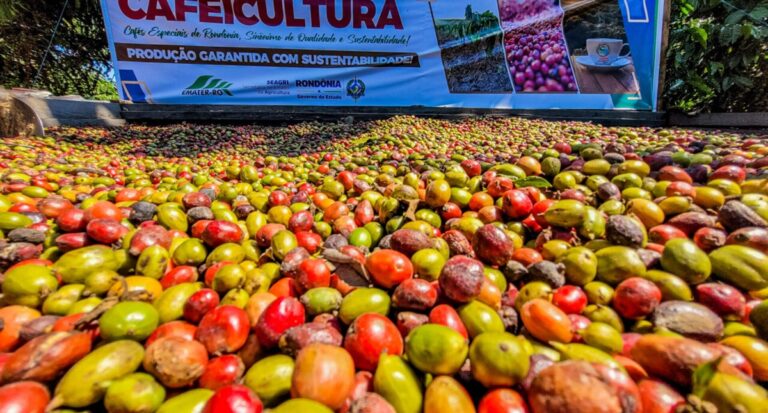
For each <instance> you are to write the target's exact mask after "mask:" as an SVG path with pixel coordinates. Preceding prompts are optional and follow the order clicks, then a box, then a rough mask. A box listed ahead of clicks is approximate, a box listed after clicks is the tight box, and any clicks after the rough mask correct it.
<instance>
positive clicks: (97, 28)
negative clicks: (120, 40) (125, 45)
mask: <svg viewBox="0 0 768 413" xmlns="http://www.w3.org/2000/svg"><path fill="white" fill-rule="evenodd" d="M65 3H66V9H64V6H65ZM62 9H64V15H63V19H62V22H61V25H60V27H59V29H58V31H57V33H56V36H55V38H54V41H53V45H52V47H51V50H50V53H49V55H48V57H47V60H46V61H45V66H44V68H43V70H42V72H41V73H40V76H39V78H37V79H36V78H35V77H36V74H37V71H38V68H39V67H40V63H41V61H42V59H43V55H44V53H45V50H46V48H47V47H48V43H49V41H50V38H51V34H52V33H53V29H54V26H55V25H56V22H57V21H58V19H59V15H60V13H61V11H62ZM109 68H110V59H109V49H108V48H107V39H106V33H105V31H104V22H103V19H102V16H101V8H100V6H99V2H98V0H69V1H66V0H47V1H41V2H29V1H21V0H0V83H1V84H2V85H3V86H5V87H36V88H40V89H46V90H49V91H51V92H52V93H54V94H57V95H66V94H80V95H82V96H85V97H96V98H107V99H111V98H116V97H117V94H116V92H115V91H114V86H110V81H109V80H108V79H107V78H106V76H105V75H106V73H107V72H108V71H109Z"/></svg>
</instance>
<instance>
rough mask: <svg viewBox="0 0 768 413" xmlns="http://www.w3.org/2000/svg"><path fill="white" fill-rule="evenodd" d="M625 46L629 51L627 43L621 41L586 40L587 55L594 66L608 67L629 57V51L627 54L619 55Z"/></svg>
mask: <svg viewBox="0 0 768 413" xmlns="http://www.w3.org/2000/svg"><path fill="white" fill-rule="evenodd" d="M625 46H626V47H627V49H629V43H624V41H623V40H621V39H587V54H588V55H589V57H590V58H592V61H593V62H594V63H595V64H596V65H610V64H613V62H615V61H616V60H617V59H619V58H622V57H627V56H629V54H630V52H629V50H628V51H627V54H620V53H621V51H622V50H623V49H624V47H625Z"/></svg>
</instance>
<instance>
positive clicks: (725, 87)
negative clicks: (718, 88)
mask: <svg viewBox="0 0 768 413" xmlns="http://www.w3.org/2000/svg"><path fill="white" fill-rule="evenodd" d="M722 83H723V84H722V89H723V91H727V90H728V89H730V88H731V86H733V83H734V82H733V79H731V78H730V77H724V78H723V82H722Z"/></svg>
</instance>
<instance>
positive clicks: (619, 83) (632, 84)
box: [571, 56, 640, 95]
mask: <svg viewBox="0 0 768 413" xmlns="http://www.w3.org/2000/svg"><path fill="white" fill-rule="evenodd" d="M571 66H572V67H573V71H574V74H575V75H576V83H578V85H579V91H580V92H581V93H601V94H606V93H607V94H612V95H619V94H635V93H638V91H639V90H640V88H639V86H638V83H637V77H636V76H635V66H634V65H633V64H630V65H628V66H626V67H624V68H622V69H621V70H616V71H613V72H595V71H592V70H589V69H588V68H587V67H585V66H582V65H580V64H579V63H577V62H576V58H575V56H571Z"/></svg>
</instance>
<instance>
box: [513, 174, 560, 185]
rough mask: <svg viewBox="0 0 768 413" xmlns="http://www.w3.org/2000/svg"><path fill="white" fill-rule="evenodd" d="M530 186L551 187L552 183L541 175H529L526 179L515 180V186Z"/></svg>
mask: <svg viewBox="0 0 768 413" xmlns="http://www.w3.org/2000/svg"><path fill="white" fill-rule="evenodd" d="M529 186H532V187H534V188H550V187H552V184H550V183H549V181H547V180H546V179H544V178H542V177H540V176H529V177H527V178H525V179H519V180H517V181H515V187H517V188H525V187H529Z"/></svg>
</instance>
